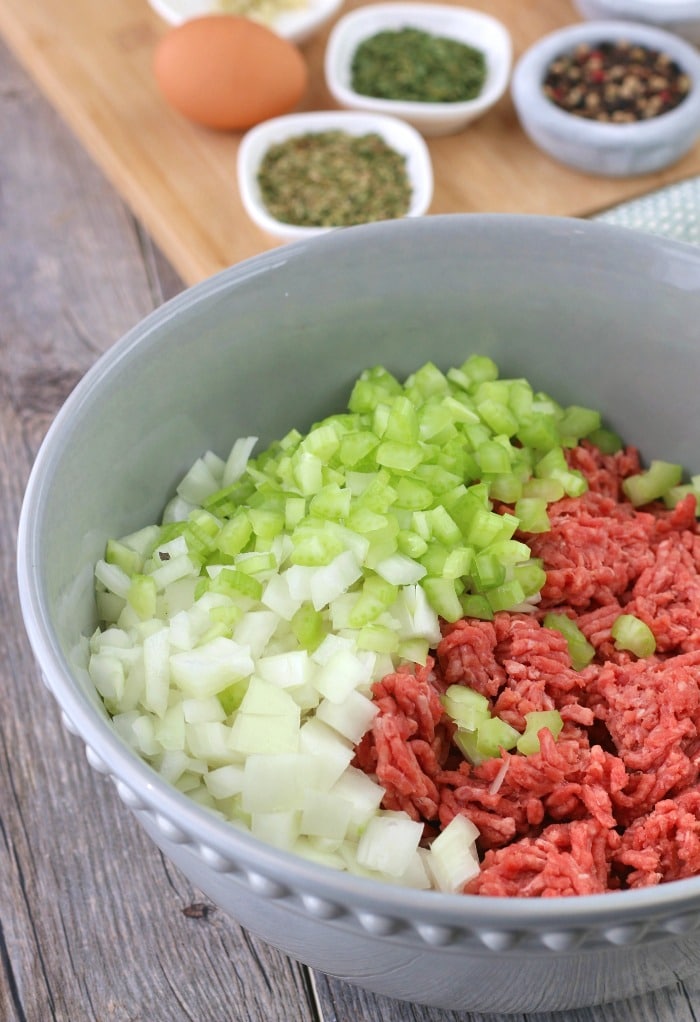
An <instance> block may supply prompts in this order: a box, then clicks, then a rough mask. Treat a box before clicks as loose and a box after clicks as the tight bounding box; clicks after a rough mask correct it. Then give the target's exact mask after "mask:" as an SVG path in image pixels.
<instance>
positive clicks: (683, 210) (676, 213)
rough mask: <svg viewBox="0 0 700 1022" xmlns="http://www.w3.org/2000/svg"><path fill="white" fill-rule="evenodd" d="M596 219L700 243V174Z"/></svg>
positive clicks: (600, 215) (614, 209)
mask: <svg viewBox="0 0 700 1022" xmlns="http://www.w3.org/2000/svg"><path fill="white" fill-rule="evenodd" d="M592 219H594V220H602V221H603V222H605V223H608V224H617V225H619V226H621V227H633V228H636V229H637V230H640V231H649V232H650V233H652V234H662V235H664V237H666V238H673V239H674V240H675V241H686V242H689V243H690V244H691V245H700V177H695V178H690V179H689V180H688V181H681V182H680V183H679V184H674V185H668V186H667V187H666V188H660V189H659V190H658V191H655V192H650V193H649V194H648V195H644V196H642V198H640V199H633V200H632V201H630V202H625V203H622V204H621V205H620V206H614V207H613V208H612V209H608V210H606V211H605V212H604V213H599V214H598V215H597V216H595V217H593V218H592Z"/></svg>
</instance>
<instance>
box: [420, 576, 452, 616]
mask: <svg viewBox="0 0 700 1022" xmlns="http://www.w3.org/2000/svg"><path fill="white" fill-rule="evenodd" d="M419 585H421V586H422V587H423V590H424V591H425V595H426V596H427V597H428V603H429V604H430V606H431V607H432V608H433V610H434V611H435V613H436V614H439V616H440V617H442V618H444V619H445V621H458V620H459V619H460V618H461V617H462V604H461V603H460V601H459V595H458V593H457V589H456V588H455V582H454V581H453V580H452V579H448V578H432V577H430V576H426V577H425V578H423V579H421V581H420V582H419Z"/></svg>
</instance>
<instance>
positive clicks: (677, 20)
mask: <svg viewBox="0 0 700 1022" xmlns="http://www.w3.org/2000/svg"><path fill="white" fill-rule="evenodd" d="M574 6H575V7H576V8H577V9H578V11H579V12H580V14H582V15H583V17H584V18H622V19H624V20H625V21H642V22H645V23H647V24H649V25H656V26H657V27H658V28H663V29H665V30H666V31H667V32H675V33H676V34H677V35H682V36H683V37H684V38H685V39H688V40H689V41H690V42H691V43H694V44H695V45H696V46H698V45H700V0H574Z"/></svg>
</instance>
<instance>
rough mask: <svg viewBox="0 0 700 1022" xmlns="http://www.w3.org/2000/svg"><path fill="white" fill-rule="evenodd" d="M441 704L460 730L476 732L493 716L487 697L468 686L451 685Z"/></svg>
mask: <svg viewBox="0 0 700 1022" xmlns="http://www.w3.org/2000/svg"><path fill="white" fill-rule="evenodd" d="M440 702H441V703H442V705H443V706H444V707H445V711H446V712H447V713H448V714H449V716H450V717H451V718H452V720H453V721H454V722H455V723H456V724H457V726H458V727H459V728H461V729H462V730H465V731H476V729H477V728H478V727H479V725H480V724H481V723H482V722H483V721H484V720H487V719H488V718H489V717H490V716H491V711H490V708H489V701H488V699H487V698H486V696H484V695H482V694H481V693H480V692H476V691H475V690H474V689H472V688H469V687H468V686H466V685H450V686H449V688H448V689H447V691H446V692H445V694H444V695H442V696H441V697H440Z"/></svg>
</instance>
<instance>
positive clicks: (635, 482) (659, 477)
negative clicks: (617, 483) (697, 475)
mask: <svg viewBox="0 0 700 1022" xmlns="http://www.w3.org/2000/svg"><path fill="white" fill-rule="evenodd" d="M682 475H683V468H682V466H681V465H675V464H673V463H671V462H669V461H658V460H657V461H652V462H651V464H650V465H649V468H648V469H647V470H646V471H645V472H640V473H639V474H638V475H636V476H628V477H627V479H624V480H623V482H622V489H623V491H624V494H625V496H626V497H627V499H628V500H629V501H630V502H631V503H632V504H634V506H635V507H641V506H642V505H644V504H649V503H650V502H651V501H653V500H658V499H659V498H660V497H663V496H664V494H665V493H666V492H667V491H668V490H670V489H671V487H672V486H678V484H679V483H680V481H681V478H682Z"/></svg>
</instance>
